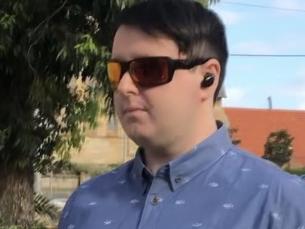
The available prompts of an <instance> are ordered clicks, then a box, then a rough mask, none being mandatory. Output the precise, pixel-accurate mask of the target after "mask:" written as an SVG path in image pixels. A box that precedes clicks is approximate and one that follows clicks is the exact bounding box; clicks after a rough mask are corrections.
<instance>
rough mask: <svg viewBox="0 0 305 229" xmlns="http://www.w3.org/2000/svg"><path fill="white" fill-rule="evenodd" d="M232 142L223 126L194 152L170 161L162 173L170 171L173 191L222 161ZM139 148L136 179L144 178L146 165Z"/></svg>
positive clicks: (194, 149) (133, 170)
mask: <svg viewBox="0 0 305 229" xmlns="http://www.w3.org/2000/svg"><path fill="white" fill-rule="evenodd" d="M231 147H232V142H231V139H230V137H229V132H228V129H227V128H226V127H225V126H224V125H222V124H221V126H220V128H219V129H217V130H216V131H215V132H214V133H213V134H212V135H210V136H209V137H208V138H206V139H205V140H203V141H202V142H201V143H199V144H197V145H196V146H195V147H194V148H193V149H192V150H190V151H189V152H187V153H185V154H183V155H182V156H181V157H179V158H177V159H175V160H173V161H170V162H169V163H168V164H167V165H165V166H164V167H162V168H161V169H160V171H169V172H168V174H167V176H169V177H168V179H167V180H168V181H169V182H170V186H171V187H172V189H173V191H174V190H176V189H177V188H178V187H180V186H182V185H184V184H186V183H187V182H188V181H190V180H191V179H193V178H194V177H195V176H196V175H197V174H198V173H200V172H203V171H204V170H207V169H208V168H209V167H210V166H212V165H213V164H214V163H215V162H216V161H217V160H218V159H220V158H221V157H222V156H223V155H224V154H225V153H226V152H227V151H228V150H229V149H230V148H231ZM141 154H143V149H142V148H139V149H138V151H137V153H136V156H135V159H134V163H133V168H132V174H133V176H135V178H140V177H143V169H145V164H144V162H143V158H142V156H141Z"/></svg>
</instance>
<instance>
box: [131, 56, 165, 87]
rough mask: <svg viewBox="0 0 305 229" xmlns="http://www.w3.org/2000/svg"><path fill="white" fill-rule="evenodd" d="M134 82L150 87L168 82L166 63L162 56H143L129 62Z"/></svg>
mask: <svg viewBox="0 0 305 229" xmlns="http://www.w3.org/2000/svg"><path fill="white" fill-rule="evenodd" d="M130 71H131V75H132V78H133V80H134V82H135V83H137V84H139V85H141V86H143V87H151V86H156V85H160V84H164V83H167V82H168V63H167V61H166V59H163V58H143V59H139V60H135V61H133V62H132V63H131V64H130Z"/></svg>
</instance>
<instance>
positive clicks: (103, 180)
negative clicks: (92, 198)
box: [70, 160, 133, 199]
mask: <svg viewBox="0 0 305 229" xmlns="http://www.w3.org/2000/svg"><path fill="white" fill-rule="evenodd" d="M132 164H133V160H131V161H128V162H126V163H124V164H122V165H120V166H119V167H117V168H115V169H113V170H111V171H109V172H107V173H104V174H101V175H98V176H96V177H93V178H91V179H89V180H87V181H85V182H83V183H82V184H81V185H80V186H79V187H78V188H77V189H76V190H75V191H74V192H73V193H72V195H71V196H70V199H74V198H80V197H81V196H88V195H95V194H96V193H100V194H105V193H108V192H112V191H114V189H115V188H117V187H118V184H120V182H125V181H126V180H127V179H128V176H129V174H130V170H131V169H132Z"/></svg>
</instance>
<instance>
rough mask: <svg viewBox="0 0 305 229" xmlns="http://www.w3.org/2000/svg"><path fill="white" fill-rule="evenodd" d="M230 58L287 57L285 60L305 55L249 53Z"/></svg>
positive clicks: (235, 54) (232, 54) (234, 54)
mask: <svg viewBox="0 0 305 229" xmlns="http://www.w3.org/2000/svg"><path fill="white" fill-rule="evenodd" d="M230 56H240V57H285V58H287V57H288V58H289V57H292V58H300V57H301V58H304V57H305V54H248V53H231V54H230Z"/></svg>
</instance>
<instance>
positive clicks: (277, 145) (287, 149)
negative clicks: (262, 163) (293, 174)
mask: <svg viewBox="0 0 305 229" xmlns="http://www.w3.org/2000/svg"><path fill="white" fill-rule="evenodd" d="M292 142H293V137H291V136H290V135H289V133H288V132H287V130H279V131H276V132H272V133H270V135H269V136H268V138H267V142H266V144H265V153H264V155H263V158H265V159H267V160H270V161H273V162H274V163H276V164H277V165H278V166H280V167H282V166H283V165H284V164H286V163H288V162H289V161H290V159H291V156H292V154H293V148H292Z"/></svg>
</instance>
